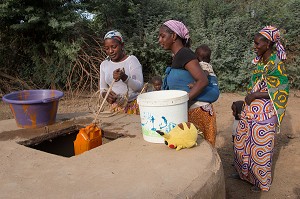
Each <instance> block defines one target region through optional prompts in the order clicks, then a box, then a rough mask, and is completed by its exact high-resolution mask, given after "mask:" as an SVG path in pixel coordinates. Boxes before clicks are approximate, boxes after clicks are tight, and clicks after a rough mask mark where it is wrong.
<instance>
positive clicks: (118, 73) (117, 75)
mask: <svg viewBox="0 0 300 199" xmlns="http://www.w3.org/2000/svg"><path fill="white" fill-rule="evenodd" d="M113 78H114V79H115V80H116V82H117V81H119V80H120V79H121V80H122V81H123V82H124V81H126V80H127V78H128V76H127V75H126V74H125V70H124V68H123V69H120V68H118V69H116V70H114V72H113Z"/></svg>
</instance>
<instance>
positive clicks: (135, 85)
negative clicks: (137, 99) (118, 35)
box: [125, 56, 144, 92]
mask: <svg viewBox="0 0 300 199" xmlns="http://www.w3.org/2000/svg"><path fill="white" fill-rule="evenodd" d="M125 82H127V84H128V87H129V88H131V89H132V90H133V91H135V92H139V91H141V90H142V88H143V85H144V78H143V71H142V65H141V64H140V62H139V60H138V59H137V58H136V57H135V56H132V60H131V63H130V67H129V77H128V78H127V79H126V80H125Z"/></svg>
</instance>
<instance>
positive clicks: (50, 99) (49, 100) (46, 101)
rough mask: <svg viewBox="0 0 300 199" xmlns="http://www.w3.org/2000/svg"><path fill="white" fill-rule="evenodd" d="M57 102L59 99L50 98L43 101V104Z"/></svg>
mask: <svg viewBox="0 0 300 199" xmlns="http://www.w3.org/2000/svg"><path fill="white" fill-rule="evenodd" d="M56 100H57V97H50V98H46V99H43V100H42V102H43V103H49V102H52V101H56Z"/></svg>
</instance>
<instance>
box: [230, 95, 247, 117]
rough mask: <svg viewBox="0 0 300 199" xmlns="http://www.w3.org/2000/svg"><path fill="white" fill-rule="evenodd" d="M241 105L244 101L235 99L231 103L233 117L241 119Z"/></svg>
mask: <svg viewBox="0 0 300 199" xmlns="http://www.w3.org/2000/svg"><path fill="white" fill-rule="evenodd" d="M243 105H244V101H241V100H239V101H235V102H233V103H232V105H231V109H232V115H233V116H234V118H235V119H236V120H240V119H241V112H242V110H243Z"/></svg>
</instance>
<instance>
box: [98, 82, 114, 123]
mask: <svg viewBox="0 0 300 199" xmlns="http://www.w3.org/2000/svg"><path fill="white" fill-rule="evenodd" d="M115 81H116V80H115V79H113V81H112V83H111V85H110V86H109V88H108V91H107V93H106V95H105V97H104V99H103V101H102V103H101V105H100V108H99V109H98V110H99V111H98V113H97V114H96V116H95V118H94V120H93V123H96V121H97V118H98V116H99V114H100V112H101V110H102V107H103V105H104V103H105V101H106V99H107V97H108V95H109V93H110V91H111V90H112V87H113V85H114V83H115Z"/></svg>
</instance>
